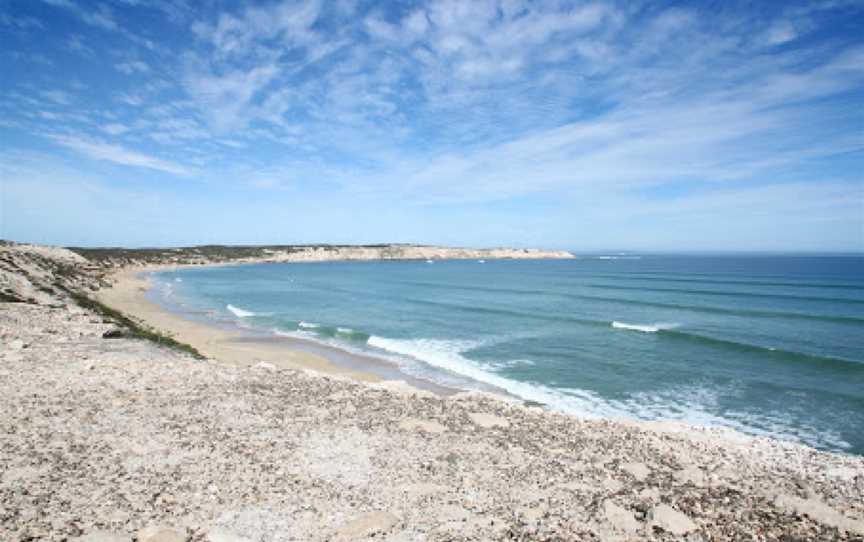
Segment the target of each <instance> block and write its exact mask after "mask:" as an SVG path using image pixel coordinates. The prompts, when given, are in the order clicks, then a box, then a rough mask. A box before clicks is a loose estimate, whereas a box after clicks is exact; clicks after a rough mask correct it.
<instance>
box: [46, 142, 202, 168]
mask: <svg viewBox="0 0 864 542" xmlns="http://www.w3.org/2000/svg"><path fill="white" fill-rule="evenodd" d="M51 139H53V140H54V141H55V142H57V143H58V144H60V145H62V146H64V147H67V148H70V149H72V150H74V151H76V152H79V153H81V154H83V155H85V156H88V157H90V158H93V159H96V160H104V161H107V162H113V163H115V164H121V165H125V166H134V167H143V168H148V169H154V170H157V171H164V172H165V173H171V174H173V175H180V176H189V175H192V173H193V172H192V170H190V169H188V168H186V167H184V166H182V165H180V164H177V163H174V162H170V161H167V160H162V159H160V158H156V157H153V156H149V155H146V154H143V153H139V152H136V151H131V150H128V149H125V148H123V147H121V146H119V145H111V144H109V143H104V142H101V141H98V140H93V139H84V138H81V137H75V136H66V135H53V136H51Z"/></svg>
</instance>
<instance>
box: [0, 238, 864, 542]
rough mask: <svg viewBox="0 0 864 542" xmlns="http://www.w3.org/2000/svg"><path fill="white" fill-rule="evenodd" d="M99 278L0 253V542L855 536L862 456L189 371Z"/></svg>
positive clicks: (199, 362)
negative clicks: (105, 292)
mask: <svg viewBox="0 0 864 542" xmlns="http://www.w3.org/2000/svg"><path fill="white" fill-rule="evenodd" d="M115 257H116V255H115ZM471 257H475V256H471ZM106 263H107V265H108V266H111V265H131V264H130V263H129V262H127V263H125V264H123V263H122V261H121V260H120V259H106V260H104V261H101V262H100V261H98V260H97V259H95V258H94V259H92V260H90V259H87V258H85V256H84V255H82V254H81V253H80V252H73V251H70V250H66V249H58V248H50V247H38V246H32V245H15V244H8V243H6V244H0V293H2V296H0V428H2V430H3V434H4V438H3V439H2V440H0V540H10V541H13V540H16V541H17V540H20V541H24V540H51V541H58V542H59V541H78V542H96V541H102V542H105V541H111V542H132V541H133V540H134V541H136V542H156V541H165V540H171V541H179V542H208V541H209V542H218V541H222V542H225V541H233V542H253V541H255V542H258V541H270V540H311V541H315V540H322V541H323V540H334V541H336V540H367V539H370V538H375V539H376V540H430V541H435V540H440V541H444V540H447V541H451V540H458V541H467V540H524V541H528V540H532V541H533V540H566V541H576V540H610V541H611V540H619V541H623V540H666V541H672V540H690V541H696V540H728V541H733V540H825V541H828V540H831V541H834V540H847V541H853V540H861V537H862V536H864V460H862V458H860V457H854V456H844V455H841V454H832V453H824V452H820V451H817V450H814V449H811V448H807V447H804V446H800V445H797V444H792V443H787V442H781V441H776V440H771V439H765V438H753V437H747V436H744V435H741V434H738V433H735V432H734V431H730V430H724V429H718V428H705V427H695V426H686V425H681V424H676V423H642V422H632V421H630V422H628V421H616V420H587V419H581V418H578V417H574V416H569V415H564V414H558V413H554V412H548V411H545V410H543V409H540V408H537V407H536V406H528V405H524V404H521V403H519V402H513V401H506V400H503V399H502V398H499V397H493V396H490V395H487V394H477V393H463V394H457V395H455V396H452V397H439V396H434V395H432V394H430V393H428V392H423V391H420V390H416V389H412V388H408V387H407V386H405V385H404V384H400V383H395V382H377V383H371V384H369V383H360V382H356V381H353V380H350V379H347V378H344V377H340V376H326V375H322V374H320V373H316V372H311V371H308V370H294V369H286V368H283V367H280V366H277V365H276V364H275V363H270V362H266V361H258V362H254V363H251V364H248V365H245V366H240V365H231V364H226V363H223V360H219V359H216V358H210V359H201V358H202V357H201V356H200V355H196V352H194V351H189V350H184V349H183V348H182V346H183V345H180V344H177V343H176V342H173V343H172V342H171V339H170V337H164V336H160V335H158V334H156V333H153V332H152V331H151V332H148V331H147V330H142V329H139V328H136V323H135V322H133V321H131V320H130V319H128V318H126V317H125V316H124V315H123V314H121V313H119V312H117V311H112V309H111V308H110V307H105V306H103V305H100V304H98V303H96V302H94V301H93V300H92V298H91V297H90V296H91V294H92V293H93V292H94V291H95V290H97V289H100V288H103V287H104V285H105V284H107V282H106V281H105V275H104V274H103V272H104V269H105V267H104V266H105V264H106ZM151 263H152V262H151ZM163 263H169V262H163ZM142 339H147V340H142ZM169 347H170V348H169Z"/></svg>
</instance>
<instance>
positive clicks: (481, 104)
mask: <svg viewBox="0 0 864 542" xmlns="http://www.w3.org/2000/svg"><path fill="white" fill-rule="evenodd" d="M861 28H864V2H862V1H860V0H857V1H844V0H829V1H821V2H820V1H806V2H800V3H795V2H731V1H730V2H726V1H724V2H705V3H698V2H693V3H687V2H644V3H643V2H638V1H626V2H620V3H615V2H597V3H594V2H579V3H571V2H557V1H552V0H550V1H544V2H526V1H523V0H500V1H486V0H472V1H470V2H469V1H465V0H457V1H452V0H442V1H431V2H392V3H384V2H353V1H347V0H336V1H330V2H328V1H323V0H310V1H302V0H301V1H270V2H262V3H242V2H239V1H238V2H234V1H226V2H206V1H194V0H178V1H175V2H170V1H164V2H163V1H157V0H116V1H114V2H87V1H83V0H44V1H42V0H0V36H2V47H0V59H2V60H0V62H2V67H3V70H2V72H3V76H2V80H3V85H0V141H2V146H0V181H2V187H0V237H3V238H11V239H14V240H19V241H31V242H43V243H53V244H64V245H78V244H83V245H105V244H112V245H114V244H119V245H127V246H141V245H176V244H193V243H194V244H200V243H307V242H309V243H313V242H334V243H365V242H419V243H443V244H450V245H468V246H486V245H496V246H497V245H516V246H541V247H562V248H569V249H574V250H577V251H578V250H583V251H598V250H605V249H627V250H636V251H639V250H646V251H647V250H660V251H662V250H700V251H701V250H708V251H711V250H721V251H722V250H779V251H787V250H818V251H861V250H864V152H862V149H864V40H862V37H861Z"/></svg>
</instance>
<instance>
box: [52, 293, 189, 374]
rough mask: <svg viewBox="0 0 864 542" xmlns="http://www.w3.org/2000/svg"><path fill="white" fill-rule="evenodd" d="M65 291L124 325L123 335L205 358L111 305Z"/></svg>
mask: <svg viewBox="0 0 864 542" xmlns="http://www.w3.org/2000/svg"><path fill="white" fill-rule="evenodd" d="M67 293H68V294H69V296H70V297H71V298H72V299H74V300H75V302H76V303H77V304H78V305H79V306H81V307H82V308H85V309H89V310H91V311H93V312H95V313H96V314H99V315H100V316H102V318H103V319H104V320H106V321H110V322H113V323H115V324H117V325H120V326H122V327H124V328H125V331H124V333H123V336H124V337H128V338H132V339H143V340H146V341H151V342H154V343H156V344H158V345H160V346H164V347H167V348H171V349H172V350H178V351H180V352H185V353H187V354H190V355H192V357H194V358H195V359H202V360H203V359H206V357H205V356H204V355H203V354H201V352H199V351H198V350H196V349H195V347H194V346H192V345H189V344H186V343H181V342H180V341H177V340H175V339H174V338H172V337H169V336H167V335H163V334H162V333H159V332H157V331H153V330H152V329H147V328H145V327H144V326H142V325H140V324H139V323H137V322H136V321H134V320H132V319H131V318H129V317H128V316H126V315H125V314H123V313H122V312H120V311H118V310H115V309H112V308H111V307H109V306H107V305H105V304H103V303H100V302H99V301H96V300H95V299H93V298H91V297H88V296H86V295H83V294H80V293H78V292H73V291H67Z"/></svg>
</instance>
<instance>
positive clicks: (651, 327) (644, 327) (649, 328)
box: [612, 320, 678, 333]
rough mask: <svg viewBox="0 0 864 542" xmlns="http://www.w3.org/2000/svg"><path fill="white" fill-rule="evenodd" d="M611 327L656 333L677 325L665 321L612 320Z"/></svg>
mask: <svg viewBox="0 0 864 542" xmlns="http://www.w3.org/2000/svg"><path fill="white" fill-rule="evenodd" d="M612 327H614V328H615V329H627V330H630V331H641V332H642V333H657V332H658V331H660V330H663V329H675V328H676V327H678V324H667V323H657V324H628V323H626V322H618V321H617V320H616V321H615V322H612Z"/></svg>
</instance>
